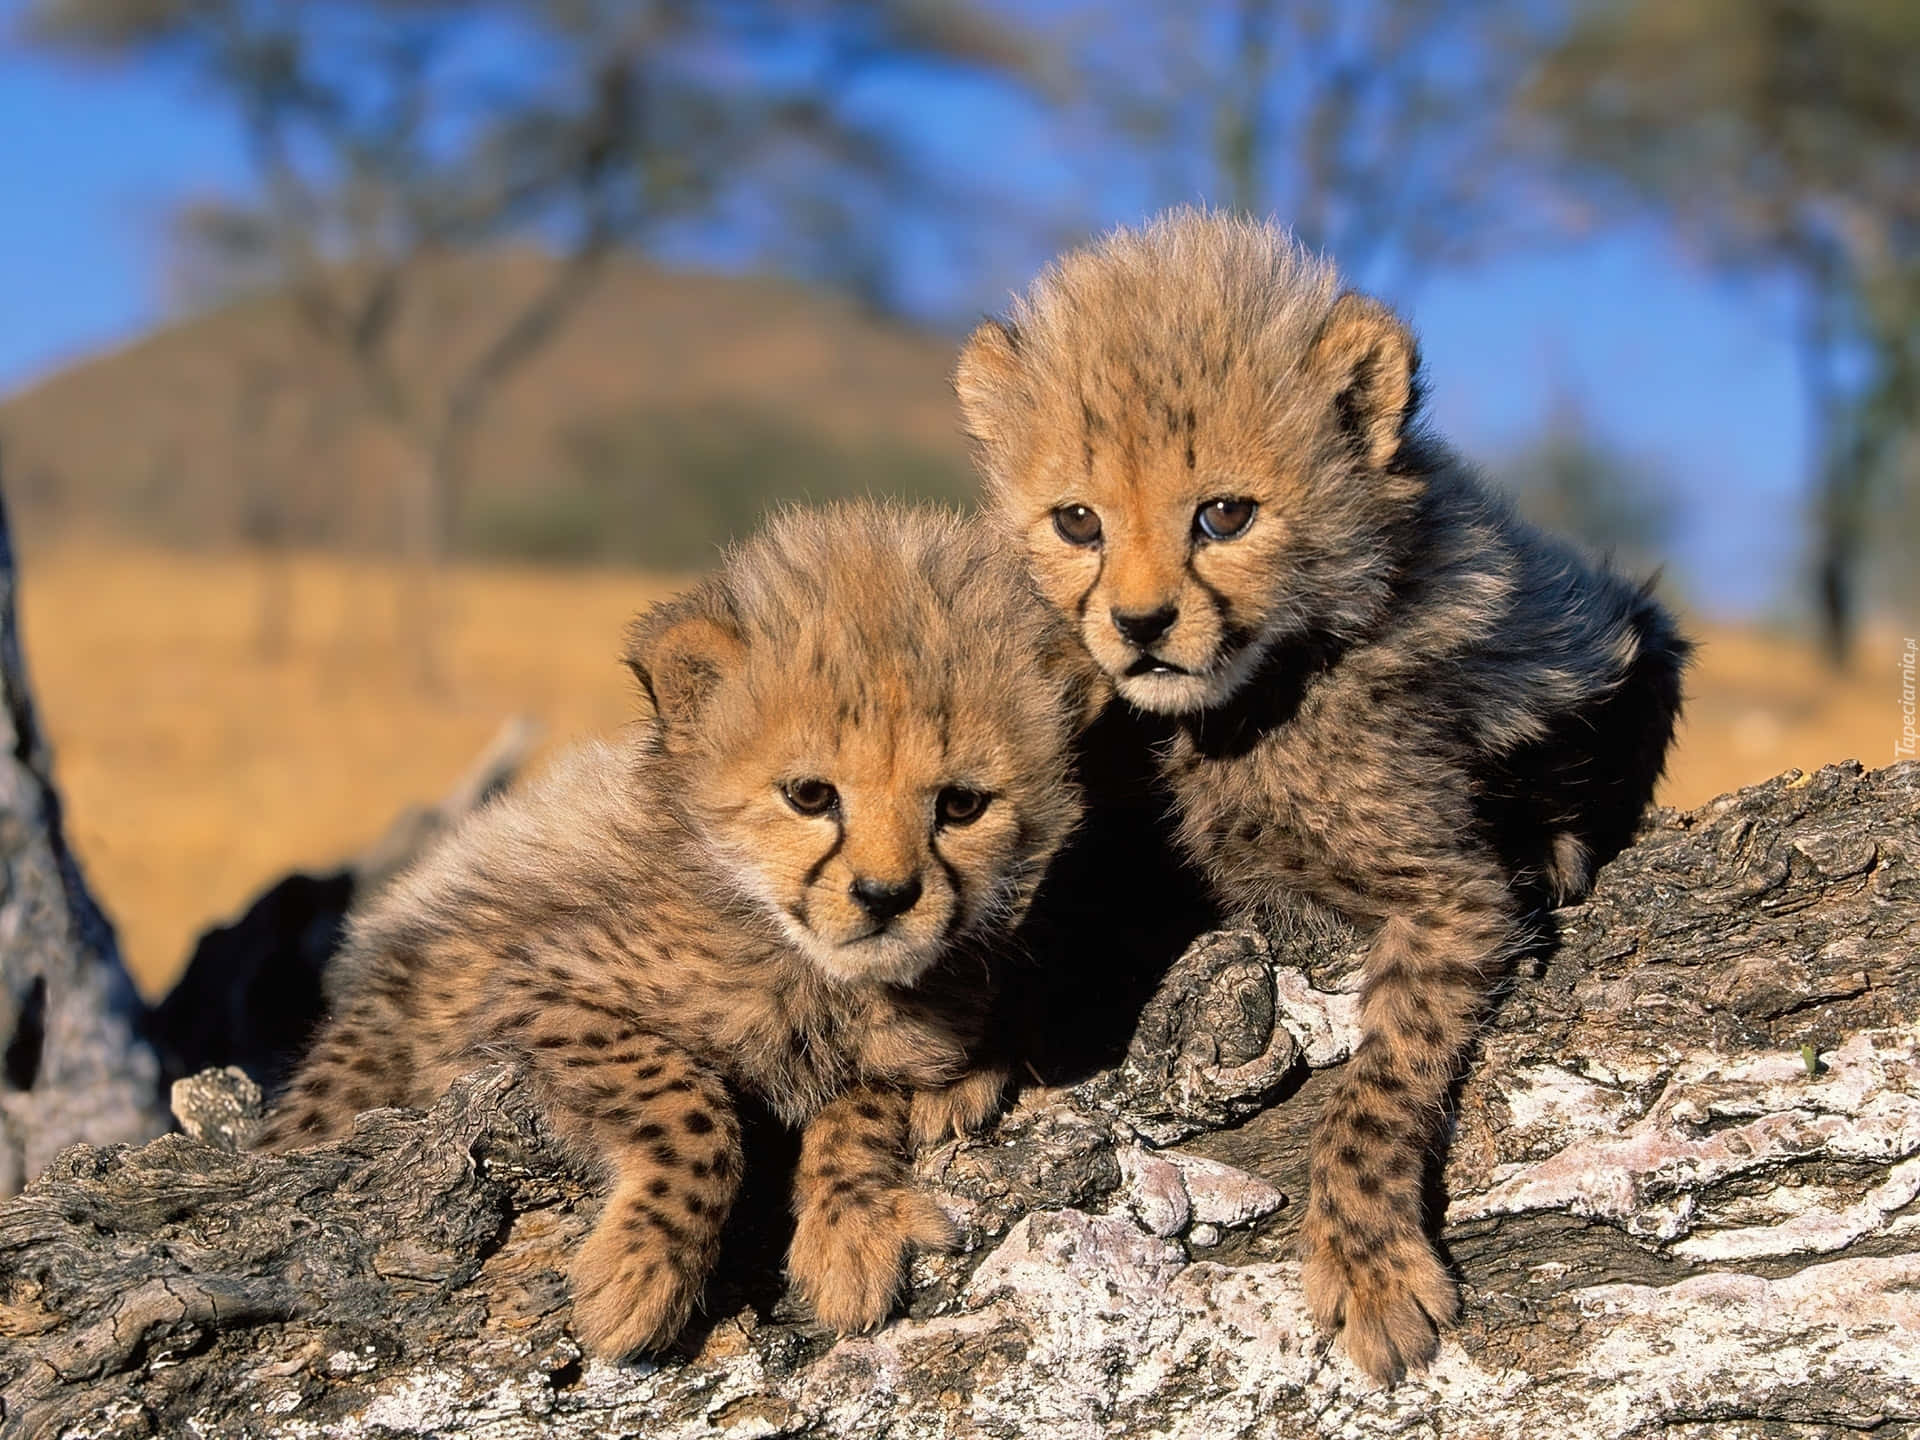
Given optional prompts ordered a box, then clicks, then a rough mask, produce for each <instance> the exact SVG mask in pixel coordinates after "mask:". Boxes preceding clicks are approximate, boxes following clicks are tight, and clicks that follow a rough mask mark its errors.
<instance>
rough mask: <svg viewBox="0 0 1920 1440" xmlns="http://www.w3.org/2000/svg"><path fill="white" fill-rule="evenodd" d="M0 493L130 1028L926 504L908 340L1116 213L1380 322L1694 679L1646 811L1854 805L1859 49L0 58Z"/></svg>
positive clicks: (1901, 221)
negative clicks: (1774, 802)
mask: <svg viewBox="0 0 1920 1440" xmlns="http://www.w3.org/2000/svg"><path fill="white" fill-rule="evenodd" d="M0 133H4V134H5V135H6V136H7V142H6V144H5V145H4V146H0V195H4V196H5V206H4V211H0V395H3V396H4V398H3V399H0V483H4V488H5V493H6V500H7V503H8V505H9V507H10V509H11V513H12V519H13V530H14V539H15V544H16V548H17V549H18V551H19V561H20V606H21V612H22V622H23V626H24V637H25V644H26V647H27V656H28V661H29V665H30V668H31V673H32V677H33V681H34V684H35V687H36V692H37V698H38V701H39V704H40V707H41V712H42V715H41V718H42V722H43V724H44V726H45V727H46V729H47V730H48V732H49V733H50V736H51V739H52V741H53V743H54V746H55V747H56V753H57V776H58V779H59V781H60V783H61V785H62V787H63V789H64V791H65V794H66V800H67V810H68V824H69V830H70V833H71V835H72V836H73V837H74V840H75V843H76V846H77V848H78V850H79V852H80V856H81V859H82V861H83V863H84V864H85V865H86V866H87V867H88V870H89V872H90V878H91V880H92V882H93V884H94V887H95V889H96V891H97V892H98V893H99V894H100V895H101V896H102V898H103V900H104V902H105V903H106V905H107V907H108V908H109V910H110V911H111V912H112V914H113V917H114V919H115V920H116V922H117V923H118V925H119V928H120V932H121V938H122V943H123V946H124V949H125V951H126V955H127V959H128V963H129V966H130V968H131V969H132V971H133V973H134V975H135V976H136V978H137V979H138V980H139V982H140V983H141V985H142V986H143V988H145V989H146V990H147V992H148V993H149V994H150V995H157V994H159V993H161V992H162V991H164V990H165V988H166V987H167V986H168V985H169V984H170V983H171V981H172V980H173V978H174V977H175V976H176V975H177V974H178V972H179V969H180V967H181V965H182V963H183V962H184V960H185V957H186V955H187V954H188V952H189V950H190V948H191V945H192V941H193V938H194V936H195V935H196V934H197V933H198V932H199V931H200V930H202V929H203V928H205V927H206V926H207V925H208V924H210V923H212V922H213V921H214V920H216V919H218V918H219V917H222V916H223V915H226V914H229V913H231V912H233V911H235V910H236V909H238V908H240V907H241V906H243V905H244V904H245V903H246V901H247V900H248V899H249V897H250V896H252V895H253V894H254V893H255V892H257V891H258V890H260V889H261V888H262V887H264V886H265V885H266V884H268V883H269V882H271V881H272V880H273V879H274V878H276V877H277V876H279V875H280V874H282V873H283V872H285V871H286V870H288V869H289V868H290V867H295V866H315V865H326V864H329V863H331V862H333V861H335V860H337V859H339V858H341V857H342V856H345V855H347V854H349V853H352V852H355V851H357V850H359V849H361V848H362V847H364V846H365V845H366V844H367V843H368V842H369V841H371V840H372V839H373V838H374V837H375V836H377V835H378V834H379V833H380V832H381V831H382V829H383V828H384V827H385V825H386V823H387V821H388V819H389V818H390V817H391V816H392V815H393V814H394V813H395V812H396V811H398V810H399V809H400V808H401V807H402V806H404V805H406V804H409V803H413V802H419V801H424V800H430V799H431V798H433V797H434V796H436V795H438V794H439V793H441V792H442V791H444V790H445V789H446V788H447V787H448V786H449V785H451V784H453V783H454V781H455V779H456V777H458V776H459V775H460V774H461V773H462V772H463V771H464V770H465V769H466V768H467V766H468V764H469V762H470V761H471V760H472V758H473V757H474V756H475V755H476V754H477V753H478V752H479V751H480V750H481V748H482V747H483V746H484V745H485V743H486V742H487V739H488V737H489V736H490V735H491V734H493V733H494V731H495V730H496V727H498V726H499V725H500V723H501V722H502V720H503V719H505V718H506V717H508V716H511V715H515V714H526V715H530V716H533V717H535V718H536V719H537V720H538V721H539V722H540V723H541V725H542V727H543V734H544V735H545V736H546V737H547V740H548V742H549V743H554V742H560V741H564V740H565V739H567V738H568V737H571V736H574V735H578V734H581V733H585V732H591V731H605V730H610V729H613V728H615V727H617V726H619V725H620V724H622V723H623V722H624V720H625V718H626V716H627V714H628V712H629V709H630V704H631V697H630V696H629V693H628V686H627V683H626V681H625V679H624V676H623V674H622V672H621V671H620V669H619V667H618V666H617V664H616V663H615V660H614V657H615V655H616V653H617V647H618V638H619V632H620V628H621V626H622V624H623V623H624V621H625V620H626V618H627V617H628V616H629V615H630V614H631V613H632V612H634V611H635V610H636V609H639V608H641V607H643V606H644V605H646V604H647V603H649V602H650V601H652V600H654V599H657V598H659V597H660V596H662V595H664V594H666V593H668V592H670V591H671V590H672V589H673V588H674V586H675V585H676V584H678V583H680V582H681V581H683V580H684V579H685V577H687V576H689V575H692V574H694V573H697V572H698V571H699V570H700V569H701V568H702V567H703V566H706V565H708V564H710V563H712V561H713V559H714V557H715V555H716V553H717V548H718V547H719V546H720V545H721V544H723V543H724V542H725V541H726V540H727V538H728V537H729V536H732V535H738V534H741V533H743V532H744V531H745V530H747V529H748V528H750V527H751V526H752V525H753V524H754V523H755V521H756V518H757V517H758V516H759V515H760V514H761V513H762V512H763V511H764V510H765V509H766V508H767V507H768V506H769V505H772V504H775V503H778V502H780V501H782V500H786V499H816V500H817V499H824V498H828V497H831V496H835V495H843V494H853V493H882V494H901V495H911V496H918V497H932V498H940V499H949V500H957V501H961V502H963V503H964V502H966V501H967V500H968V499H969V498H970V497H971V495H972V493H973V480H972V477H971V474H970V472H969V469H968V462H967V454H966V447H965V443H964V439H963V437H962V436H961V434H960V432H959V429H958V425H957V421H956V418H955V414H954V406H953V403H952V399H951V395H950V393H949V390H948V384H947V373H948V369H949V366H950V364H951V360H952V356H953V353H954V349H955V346H956V344H957V340H958V337H959V336H960V335H961V334H963V333H964V331H965V329H966V328H967V327H968V326H969V325H970V324H971V323H972V322H973V321H974V320H975V319H976V318H977V317H978V316H979V315H980V314H981V313H983V312H988V311H994V310H998V309H999V308H1001V306H1002V305H1003V303H1004V300H1005V298H1006V296H1007V294H1008V292H1009V291H1010V290H1012V289H1014V288H1016V287H1018V286H1020V285H1022V284H1024V283H1025V281H1026V279H1027V278H1028V277H1029V276H1030V274H1031V273H1032V271H1033V270H1034V269H1035V268H1037V267H1038V266H1039V265H1040V264H1042V263H1044V261H1045V260H1046V258H1047V257H1048V256H1049V255H1051V254H1052V253H1054V252H1055V251H1056V250H1058V249H1060V248H1062V247H1064V246H1067V245H1070V244H1074V243H1078V242H1079V241H1081V240H1083V239H1085V238H1086V237H1087V236H1088V235H1089V234H1092V233H1094V232H1097V231H1098V230H1100V229H1101V228H1103V227H1105V226H1108V225H1111V224H1114V223H1119V222H1125V221H1131V220H1137V219H1139V218H1141V217H1143V216H1145V215H1147V214H1149V213H1151V212H1152V211H1154V210H1156V209H1159V208H1161V207H1164V206H1166V205H1169V204H1174V203H1180V202H1198V203H1206V204H1210V205H1215V206H1219V207H1223V208H1233V209H1239V210H1245V211H1248V212H1253V213H1259V214H1268V213H1271V214H1273V215H1275V216H1277V217H1278V218H1280V219H1281V220H1282V221H1283V222H1285V223H1287V224H1290V225H1291V226H1293V227H1294V229H1295V230H1296V231H1297V233H1298V234H1299V235H1300V237H1301V238H1302V239H1303V240H1304V241H1306V242H1307V243H1308V244H1311V245H1314V246H1316V247H1321V248H1324V249H1326V250H1328V251H1329V252H1330V253H1332V254H1333V255H1334V256H1335V257H1336V258H1337V259H1338V260H1339V261H1340V262H1341V263H1342V265H1343V266H1344V267H1345V269H1346V270H1347V272H1348V274H1349V275H1350V276H1351V278H1352V279H1353V281H1354V283H1356V284H1358V285H1360V286H1363V287H1365V288H1369V289H1372V290H1375V291H1377V292H1378V293H1381V294H1382V295H1384V296H1386V297H1387V298H1388V299H1390V300H1391V301H1392V302H1393V303H1395V304H1396V305H1398V306H1400V307H1401V308H1403V309H1404V310H1405V311H1406V312H1407V313H1409V314H1410V315H1411V316H1412V318H1413V319H1414V321H1415V324H1416V327H1417V329H1418V330H1419V332H1420V334H1421V337H1422V341H1423V345H1424V351H1425V356H1426V361H1427V365H1428V377H1429V386H1430V390H1429V397H1430V398H1429V413H1430V416H1431V418H1432V420H1433V421H1434V422H1435V423H1436V425H1437V426H1438V427H1439V428H1440V429H1441V431H1442V432H1443V433H1445V434H1447V435H1448V436H1449V437H1450V438H1451V439H1452V440H1453V441H1454V442H1455V443H1456V444H1458V445H1459V446H1460V447H1461V448H1462V449H1463V450H1465V451H1466V452H1467V453H1468V454H1469V455H1470V456H1472V457H1473V458H1474V459H1475V460H1477V461H1478V462H1479V463H1480V464H1481V465H1483V466H1484V467H1485V468H1486V469H1487V470H1488V471H1489V473H1491V474H1492V475H1494V476H1495V477H1496V478H1497V479H1499V480H1500V482H1501V483H1503V484H1504V485H1506V486H1507V487H1508V488H1509V489H1511V490H1512V491H1513V492H1514V493H1515V494H1516V495H1517V496H1518V497H1519V500H1520V503H1521V504H1522V505H1523V506H1524V507H1525V508H1526V509H1527V510H1528V511H1529V512H1531V513H1532V514H1534V515H1535V516H1536V517H1538V518H1539V519H1541V520H1543V521H1544V522H1546V523H1549V524H1552V525H1554V526H1556V527H1558V528H1561V529H1564V530H1567V531H1570V532H1572V533H1574V534H1576V535H1578V536H1580V537H1582V538H1583V539H1585V540H1586V541H1588V542H1589V543H1591V544H1592V545H1594V546H1596V547H1598V548H1601V549H1606V550H1611V551H1612V552H1614V553H1615V554H1616V555H1617V556H1619V557H1620V558H1621V559H1622V560H1623V561H1624V562H1625V563H1627V564H1629V565H1632V566H1635V567H1639V568H1644V569H1651V568H1654V567H1656V566H1658V567H1660V568H1662V570H1663V573H1664V580H1663V584H1664V587H1665V591H1666V593H1667V595H1668V596H1669V598H1670V599H1672V600H1673V601H1674V603H1675V604H1677V605H1678V606H1679V607H1680V608H1681V609H1682V610H1683V611H1684V612H1685V614H1686V615H1687V617H1688V621H1689V624H1690V626H1691V628H1692V630H1693V631H1694V632H1695V633H1696V634H1697V635H1698V636H1699V637H1700V638H1701V639H1702V640H1703V641H1704V644H1703V648H1702V651H1701V656H1700V661H1699V665H1698V668H1697V670H1696V672H1695V675H1694V678H1693V682H1692V686H1691V689H1692V700H1691V705H1690V710H1689V715H1688V719H1687V722H1686V728H1685V730H1684V732H1683V736H1682V740H1681V743H1680V747H1679V750H1678V753H1677V755H1676V757H1675V761H1674V764H1673V766H1672V770H1671V775H1670V778H1669V780H1668V782H1667V784H1666V786H1665V789H1664V792H1663V798H1664V799H1665V800H1667V801H1668V802H1670V803H1675V804H1683V805H1687V804H1696V803H1699V802H1700V801H1703V800H1705V799H1707V798H1709V797H1711V796H1712V795H1714V794H1716V793H1718V792H1720V791H1722V790H1725V789H1728V788H1731V787H1734V786H1737V785H1740V784H1744V783H1748V782H1751V781H1754V780H1758V779H1761V778H1763V777H1765V776H1767V775H1770V774H1772V773H1774V772H1776V771H1778V770H1780V769H1782V768H1784V767H1786V766H1788V765H1798V766H1802V767H1811V766H1813V765H1815V764H1818V763H1821V762H1824V761H1828V760H1835V759H1841V758H1845V757H1857V758H1859V759H1861V760H1864V761H1866V762H1867V763H1869V764H1883V763H1886V762H1887V761H1889V760H1891V759H1893V758H1894V746H1895V744H1896V742H1897V740H1898V738H1899V734H1900V723H1901V713H1900V673H1899V668H1898V655H1899V649H1900V645H1901V642H1902V637H1904V636H1909V635H1913V634H1915V633H1916V629H1917V628H1920V618H1917V617H1920V603H1917V601H1916V596H1917V594H1920V578H1917V572H1920V566H1916V563H1915V562H1916V551H1917V550H1920V540H1917V538H1916V537H1920V426H1917V425H1916V415H1920V244H1917V243H1916V240H1917V238H1920V6H1916V5H1914V4H1913V3H1912V0H1687V3H1681V4H1676V3H1672V0H1217V3H1216V0H1193V3H1189V4H1180V5H1173V4H1165V3H1158V0H1112V3H1082V0H1035V3H1031V4H1025V5H1022V4H1016V3H1013V0H864V3H839V0H656V3H649V0H626V3H616V0H500V3H450V0H448V3H436V0H358V3H341V0H299V3H297V4H296V3H292V0H281V3H271V0H0Z"/></svg>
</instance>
